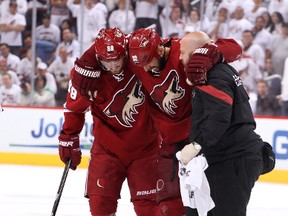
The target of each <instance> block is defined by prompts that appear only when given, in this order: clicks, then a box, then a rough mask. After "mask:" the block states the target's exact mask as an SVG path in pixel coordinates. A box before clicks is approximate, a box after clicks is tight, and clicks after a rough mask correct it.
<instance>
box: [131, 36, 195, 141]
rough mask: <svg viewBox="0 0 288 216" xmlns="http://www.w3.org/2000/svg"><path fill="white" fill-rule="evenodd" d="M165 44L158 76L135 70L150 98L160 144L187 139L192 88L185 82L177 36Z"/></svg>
mask: <svg viewBox="0 0 288 216" xmlns="http://www.w3.org/2000/svg"><path fill="white" fill-rule="evenodd" d="M167 43H171V46H170V48H171V49H170V52H169V56H168V59H167V62H166V64H165V67H164V69H163V70H162V71H161V73H160V74H159V75H157V76H155V75H153V74H151V73H150V72H147V71H142V70H136V71H135V73H136V74H137V76H138V78H139V80H141V81H142V83H143V85H144V87H145V88H146V90H147V91H148V92H149V94H150V96H151V97H152V99H153V101H154V104H155V107H154V109H153V111H152V112H153V116H154V117H155V120H156V122H157V125H158V127H159V129H160V132H161V136H162V138H163V143H164V144H174V143H176V142H179V141H182V140H185V139H188V138H189V130H190V124H191V122H190V115H191V112H192V107H191V93H192V87H191V86H189V85H188V84H187V83H186V75H185V72H184V66H183V64H182V62H181V61H180V60H179V55H180V39H176V38H175V39H171V40H169V41H168V42H167ZM159 111H160V112H159Z"/></svg>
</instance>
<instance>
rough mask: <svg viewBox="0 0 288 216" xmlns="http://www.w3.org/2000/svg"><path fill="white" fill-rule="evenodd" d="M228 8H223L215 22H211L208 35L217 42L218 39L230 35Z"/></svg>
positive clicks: (220, 9)
mask: <svg viewBox="0 0 288 216" xmlns="http://www.w3.org/2000/svg"><path fill="white" fill-rule="evenodd" d="M228 9H229V8H227V7H221V8H219V10H218V18H217V20H215V21H212V22H210V26H209V29H208V32H207V33H208V34H209V35H210V37H211V39H213V40H215V41H216V40H217V39H218V38H226V37H227V35H228V22H229V21H228V20H229V19H228V17H229V12H228Z"/></svg>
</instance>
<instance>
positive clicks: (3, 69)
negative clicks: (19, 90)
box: [0, 59, 20, 86]
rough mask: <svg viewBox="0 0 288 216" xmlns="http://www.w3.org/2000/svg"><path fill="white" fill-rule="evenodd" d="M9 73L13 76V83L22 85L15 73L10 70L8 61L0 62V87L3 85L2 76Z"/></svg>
mask: <svg viewBox="0 0 288 216" xmlns="http://www.w3.org/2000/svg"><path fill="white" fill-rule="evenodd" d="M5 73H8V74H9V75H10V76H11V79H12V83H13V84H15V85H20V80H19V78H18V77H17V75H16V73H15V72H14V71H11V70H9V67H8V65H7V61H6V59H1V60H0V86H1V85H2V75H3V74H5Z"/></svg>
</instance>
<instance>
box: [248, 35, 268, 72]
mask: <svg viewBox="0 0 288 216" xmlns="http://www.w3.org/2000/svg"><path fill="white" fill-rule="evenodd" d="M254 40H255V39H254V34H253V33H252V31H250V30H246V31H244V32H243V35H242V43H243V55H245V56H249V57H251V58H252V59H253V60H254V62H255V63H256V64H257V65H258V67H259V70H260V71H261V72H263V71H264V67H265V53H264V50H263V49H262V48H261V47H260V45H258V44H256V43H254Z"/></svg>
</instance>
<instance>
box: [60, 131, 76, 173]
mask: <svg viewBox="0 0 288 216" xmlns="http://www.w3.org/2000/svg"><path fill="white" fill-rule="evenodd" d="M58 139H59V148H58V150H59V156H60V159H61V161H63V163H65V164H66V163H67V161H68V159H69V158H71V166H70V169H72V170H76V168H77V166H78V165H79V164H80V162H81V155H82V153H81V149H80V147H79V135H66V134H63V133H62V132H61V133H60V135H59V137H58Z"/></svg>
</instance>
